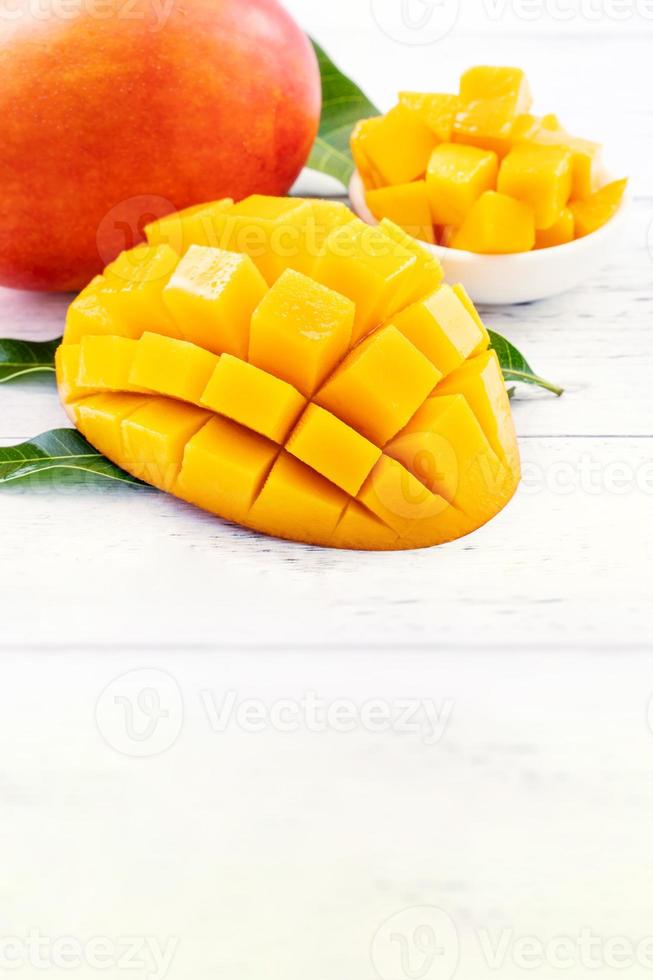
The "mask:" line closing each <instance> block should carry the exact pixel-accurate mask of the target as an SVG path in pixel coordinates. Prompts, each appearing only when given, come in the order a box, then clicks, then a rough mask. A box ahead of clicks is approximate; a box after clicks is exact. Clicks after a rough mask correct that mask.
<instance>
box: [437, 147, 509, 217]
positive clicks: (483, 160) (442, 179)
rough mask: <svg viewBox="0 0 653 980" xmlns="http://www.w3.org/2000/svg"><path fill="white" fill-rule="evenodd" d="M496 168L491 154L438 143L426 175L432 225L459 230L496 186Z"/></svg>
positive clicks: (475, 149)
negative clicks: (478, 203)
mask: <svg viewBox="0 0 653 980" xmlns="http://www.w3.org/2000/svg"><path fill="white" fill-rule="evenodd" d="M498 165H499V164H498V159H497V155H496V153H493V152H492V151H491V150H481V149H479V148H478V147H476V146H460V145H458V144H455V143H441V144H440V146H438V147H437V148H436V149H435V150H434V151H433V153H432V154H431V158H430V160H429V166H428V172H427V175H426V186H427V189H428V194H429V201H430V204H431V215H432V218H433V223H434V224H436V225H453V226H454V227H456V228H458V227H459V226H460V225H461V224H462V223H463V221H464V220H465V218H466V217H467V214H468V213H469V211H470V209H471V207H472V205H473V204H474V202H475V201H476V200H477V199H478V198H479V197H480V196H481V194H483V192H484V191H487V190H491V189H492V188H493V187H494V186H495V184H496V180H497V169H498Z"/></svg>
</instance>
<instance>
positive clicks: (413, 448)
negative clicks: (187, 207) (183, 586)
mask: <svg viewBox="0 0 653 980" xmlns="http://www.w3.org/2000/svg"><path fill="white" fill-rule="evenodd" d="M285 206H286V205H285V204H284V203H283V202H275V201H270V202H269V204H265V206H264V205H263V202H262V201H261V199H256V200H255V201H254V202H253V205H252V207H253V208H254V210H255V211H256V213H257V215H261V214H263V215H265V216H266V220H268V219H269V220H276V219H275V215H278V214H283V213H285V212H284V208H285ZM325 207H327V205H326V203H325V202H321V206H320V209H318V210H322V211H323V213H322V215H321V218H322V219H324V223H325V225H329V224H331V227H332V228H333V229H335V231H334V230H332V231H330V232H328V233H325V235H324V236H323V240H322V246H326V245H327V243H328V241H329V239H331V238H332V236H334V235H335V236H336V244H340V245H342V244H345V245H346V246H347V248H348V249H349V251H347V250H345V252H344V254H343V253H341V254H337V253H334V252H333V251H330V250H329V248H328V247H325V248H324V251H323V254H322V256H321V257H320V260H319V261H318V262H317V263H316V265H317V266H318V267H319V265H320V261H321V262H322V270H321V272H322V278H330V279H331V282H333V283H334V284H336V285H339V286H340V289H341V290H342V291H338V290H337V289H336V288H335V286H331V285H330V284H329V285H324V284H323V282H322V281H321V280H320V281H318V280H317V279H315V278H312V277H308V276H306V275H302V274H301V273H299V272H297V271H296V270H295V269H294V268H292V267H291V266H288V268H287V269H286V270H285V271H284V272H283V273H282V274H281V275H280V276H278V277H277V279H276V280H275V284H274V285H273V286H272V287H270V288H268V287H267V285H266V286H265V287H264V288H263V294H262V296H261V299H260V300H258V301H257V303H256V304H255V305H254V308H252V306H253V304H252V296H251V292H250V290H249V289H248V288H245V286H243V285H242V283H239V282H238V280H237V277H238V274H239V270H241V269H242V268H243V265H244V266H247V267H249V271H250V273H251V264H250V262H249V259H248V260H247V262H244V261H242V259H243V256H242V255H241V254H236V255H234V254H233V253H225V252H224V250H220V249H215V248H213V247H211V246H206V247H203V246H196V247H195V248H190V247H189V248H188V249H187V250H186V252H185V254H184V256H183V258H182V259H181V260H180V259H179V258H177V263H178V265H177V268H175V269H172V270H168V274H167V278H166V280H165V283H164V286H163V287H162V286H161V284H160V283H159V286H160V289H159V292H153V293H152V302H153V309H154V311H155V316H154V324H155V326H154V327H153V328H152V329H148V330H143V328H142V326H141V324H142V313H143V299H142V295H141V294H140V293H139V288H140V285H141V284H142V269H143V266H144V264H145V263H144V262H143V261H142V259H141V257H140V256H139V257H137V261H134V257H133V256H132V255H130V256H128V258H127V259H126V260H125V259H122V260H120V261H119V262H118V265H117V266H116V265H115V264H114V267H113V269H112V270H110V274H109V275H108V276H105V277H103V278H101V279H100V280H98V281H95V282H94V284H91V286H90V287H89V288H88V289H87V291H85V294H84V295H83V296H82V297H80V298H78V300H76V301H75V302H74V304H73V307H74V310H73V311H72V313H71V314H70V321H69V322H70V324H71V326H70V329H69V330H68V331H67V336H66V339H65V341H64V344H63V345H62V347H61V348H60V349H59V351H58V353H57V377H58V383H59V388H60V393H61V397H62V400H63V401H64V403H65V407H66V409H67V411H68V412H69V413H70V414H71V417H72V418H73V419H74V421H75V423H76V425H77V426H78V428H79V429H80V431H81V432H82V433H83V434H84V435H85V436H86V438H87V439H89V441H90V442H91V443H92V444H93V445H94V446H96V447H97V449H98V450H99V451H100V452H103V453H104V454H106V455H107V456H108V457H109V458H110V459H112V460H113V461H114V462H116V463H117V464H118V465H120V466H122V467H123V468H125V469H127V470H128V471H129V472H130V473H132V474H134V475H136V476H138V477H140V478H142V479H144V480H146V481H147V482H149V483H151V484H152V485H154V486H156V487H159V488H160V489H163V490H166V491H168V492H171V493H173V494H175V495H176V496H178V497H180V498H182V499H183V500H185V501H188V502H189V503H192V504H195V505H197V506H199V507H202V508H204V509H206V510H209V511H211V512H213V513H215V514H217V515H219V516H221V517H223V518H225V519H227V520H232V521H236V522H238V523H240V524H243V525H245V526H247V527H250V528H252V529H254V530H258V531H262V532H265V533H268V534H274V535H278V536H281V537H285V538H290V539H292V540H300V541H306V542H310V543H314V544H319V545H324V546H330V547H340V548H363V549H370V550H375V549H379V550H385V549H403V548H413V547H426V546H429V545H432V544H436V543H440V542H442V541H448V540H452V539H453V538H456V537H459V536H460V535H462V534H466V533H468V532H470V531H472V530H474V528H476V527H478V526H480V524H482V523H485V522H486V521H487V520H489V519H490V518H491V517H492V516H493V515H494V514H495V513H496V512H497V511H498V510H500V509H501V508H502V507H503V506H504V504H505V503H506V501H507V500H508V499H509V497H510V496H511V494H512V493H513V492H514V489H515V487H516V485H517V482H518V480H519V457H518V451H517V446H516V441H515V436H514V429H513V427H512V419H511V416H510V408H509V403H508V399H507V395H506V391H505V385H504V384H503V379H502V378H501V374H500V371H499V368H498V363H497V362H496V357H495V355H494V354H493V353H491V352H485V353H480V354H479V352H480V351H483V350H484V348H485V346H486V345H487V334H486V332H485V330H484V328H482V325H481V323H480V319H479V318H478V314H476V311H475V310H474V308H473V305H472V304H471V301H469V298H468V297H467V296H466V294H465V293H464V291H461V289H460V287H456V288H455V289H450V288H449V287H448V286H443V285H442V283H441V280H442V272H441V269H440V267H439V265H438V263H437V262H436V261H435V260H433V259H432V257H431V256H429V255H428V254H427V253H426V252H425V251H423V250H422V249H421V247H420V246H419V245H417V243H416V242H414V240H411V239H409V238H408V236H407V235H406V233H405V232H403V231H402V230H401V229H400V228H398V227H397V226H396V225H394V224H393V223H392V222H389V221H388V222H385V223H384V226H385V229H386V230H387V233H386V231H384V230H383V228H378V229H374V230H373V237H372V239H371V241H372V248H371V250H370V251H367V250H366V249H365V246H364V242H365V239H364V238H363V235H362V230H361V228H360V223H359V222H356V221H355V220H354V219H353V218H352V217H351V216H349V217H350V220H349V221H348V222H345V220H344V219H345V217H346V215H344V214H343V212H342V210H338V212H337V213H336V212H335V211H334V213H333V214H331V215H329V214H328V213H325V211H324V208H325ZM206 208H209V210H210V206H203V210H206ZM246 210H247V208H246V207H241V209H240V211H241V213H242V212H244V211H246ZM305 213H306V214H307V215H308V214H309V213H310V214H315V211H314V210H313V209H312V207H311V205H310V204H309V210H308V211H307V212H305ZM219 214H220V215H226V216H228V215H229V211H228V210H227V211H220V212H219ZM348 215H349V213H348ZM191 217H192V216H191ZM164 220H165V221H168V220H169V219H164ZM184 220H187V219H184ZM307 220H308V219H307ZM291 227H296V226H294V225H292V223H291ZM363 227H364V226H363ZM300 232H301V234H302V235H304V236H306V229H305V228H304V229H302V228H300ZM338 232H340V233H341V235H342V238H338V237H337V235H338ZM303 240H304V241H306V240H307V238H306V237H304V239H303ZM331 244H333V241H332V242H331ZM157 247H158V246H157ZM143 251H144V250H143ZM306 251H307V252H308V247H306ZM305 258H306V260H307V264H306V265H305V266H304V267H305V268H308V267H310V261H309V260H308V255H307V256H305ZM296 259H297V256H296V255H295V256H294V257H290V259H289V262H296ZM238 260H241V261H238ZM325 260H327V261H325ZM180 266H181V273H179V274H178V269H179V267H180ZM116 268H117V269H118V270H119V271H120V276H122V277H123V278H124V277H125V275H126V274H127V272H128V271H129V270H130V269H133V270H134V271H133V275H134V278H135V285H134V286H133V287H132V286H131V285H130V284H127V285H126V286H125V284H124V283H121V282H116V281H113V277H114V275H116ZM207 269H210V270H211V274H207V271H206V270H207ZM234 269H235V270H236V273H235V275H236V284H235V285H234V284H233V279H234ZM327 272H328V275H327ZM257 275H258V274H257ZM318 278H319V277H318ZM168 280H169V282H170V283H171V284H172V285H171V286H170V289H169V293H167V294H166V289H168ZM254 281H256V282H258V283H259V285H260V282H259V281H258V280H257V278H256V276H254ZM216 282H220V283H224V282H227V283H229V284H230V285H231V286H232V295H231V296H230V300H229V303H230V305H229V307H228V309H229V315H227V314H226V313H224V307H223V306H221V304H223V302H224V299H223V294H222V290H221V289H216V287H215V286H214V285H213V284H214V283H216ZM189 284H190V286H189ZM198 284H199V285H198ZM191 287H192V288H191ZM364 287H366V288H367V289H368V290H371V295H370V294H368V293H366V292H365V291H364ZM174 290H178V293H179V296H181V297H182V299H181V301H180V302H177V303H174V302H173V304H172V307H173V308H174V321H173V320H172V317H171V322H174V324H175V325H176V326H177V327H178V329H179V331H180V332H182V333H183V334H184V335H185V337H186V338H190V337H191V336H193V337H194V339H193V340H191V339H179V338H174V337H170V336H169V335H168V334H167V333H166V329H167V324H166V322H164V321H162V318H161V317H160V311H161V309H162V304H165V306H164V308H166V309H168V308H169V307H168V305H167V301H166V296H167V297H168V298H169V295H170V294H171V293H172V292H173V291H174ZM114 291H115V292H123V293H127V294H132V295H134V296H135V308H136V309H137V310H138V317H137V316H136V314H135V313H133V312H132V310H131V309H130V307H129V304H128V303H124V300H121V302H123V303H124V309H123V312H124V314H125V315H124V318H123V319H122V320H121V321H120V322H119V323H118V322H117V321H112V320H111V316H110V315H109V314H108V313H107V310H108V309H110V308H111V301H112V293H113V292H114ZM345 291H348V292H349V293H354V294H355V295H356V296H357V297H359V305H358V308H356V307H355V301H352V298H351V296H345V295H344V292H345ZM162 292H163V293H164V298H163V301H162V300H161V293H162ZM100 294H101V301H100V299H99V298H98V297H99V296H100ZM188 297H190V300H189V299H188ZM85 303H86V304H87V305H86V307H84V304H85ZM361 307H362V310H363V314H362V315H361V314H360V308H361ZM216 308H219V310H220V312H221V313H222V315H216ZM185 311H187V312H185ZM357 314H359V317H360V319H359V322H358V336H356V333H357V329H356V315H357ZM96 321H97V322H96ZM112 323H116V325H115V326H114V327H113V332H112ZM125 323H127V324H128V326H127V327H125V326H124V324H125ZM382 323H385V326H380V324H382ZM136 324H137V326H136ZM130 331H133V333H136V334H137V336H134V335H133V333H130ZM362 331H365V332H369V331H371V332H369V335H368V336H365V335H364V333H363V332H362ZM243 336H245V337H246V338H247V351H246V353H245V355H244V356H240V355H237V354H234V353H231V352H225V348H226V346H227V341H228V342H229V343H233V342H234V338H236V341H237V342H238V343H239V344H240V340H242V337H243ZM225 338H226V340H225ZM239 338H240V340H239ZM359 338H362V339H359ZM443 447H445V448H443Z"/></svg>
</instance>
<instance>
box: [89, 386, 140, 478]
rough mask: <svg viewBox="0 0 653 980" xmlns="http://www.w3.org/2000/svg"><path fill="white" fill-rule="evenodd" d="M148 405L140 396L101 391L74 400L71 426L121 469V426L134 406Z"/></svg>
mask: <svg viewBox="0 0 653 980" xmlns="http://www.w3.org/2000/svg"><path fill="white" fill-rule="evenodd" d="M147 404H148V399H147V397H143V395H130V394H124V393H123V392H120V393H118V392H103V393H101V394H98V395H91V396H90V398H83V399H82V400H81V401H79V402H76V403H75V404H74V405H73V406H72V408H73V413H74V417H75V425H76V426H77V428H78V429H79V431H80V432H81V433H82V435H83V436H85V437H86V438H87V439H88V441H89V442H90V443H92V444H93V445H94V446H95V448H96V449H97V450H98V451H99V452H101V453H103V454H104V455H105V456H108V457H109V459H111V460H113V461H114V462H115V461H117V460H120V462H119V465H120V466H122V467H123V469H124V468H125V459H124V446H123V441H122V430H121V425H122V423H123V421H124V420H125V419H126V418H128V417H129V416H130V415H132V414H133V413H134V412H135V411H136V410H137V409H138V408H141V407H143V406H145V405H147Z"/></svg>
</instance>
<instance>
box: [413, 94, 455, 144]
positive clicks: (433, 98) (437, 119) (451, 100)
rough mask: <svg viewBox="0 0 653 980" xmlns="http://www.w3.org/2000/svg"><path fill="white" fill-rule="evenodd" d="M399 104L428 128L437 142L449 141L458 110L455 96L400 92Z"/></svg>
mask: <svg viewBox="0 0 653 980" xmlns="http://www.w3.org/2000/svg"><path fill="white" fill-rule="evenodd" d="M399 102H400V104H401V105H403V106H405V107H406V108H407V109H410V110H411V112H414V113H415V114H416V115H417V116H418V117H419V118H420V119H421V121H422V122H423V123H424V124H425V125H426V126H428V128H429V129H430V130H431V131H432V132H433V133H434V134H435V136H436V137H437V139H438V142H440V143H449V142H450V141H451V133H452V129H453V121H454V119H455V117H456V113H457V112H458V110H459V108H460V99H459V98H458V96H457V95H448V94H445V93H439V92H434V93H430V92H400V93H399Z"/></svg>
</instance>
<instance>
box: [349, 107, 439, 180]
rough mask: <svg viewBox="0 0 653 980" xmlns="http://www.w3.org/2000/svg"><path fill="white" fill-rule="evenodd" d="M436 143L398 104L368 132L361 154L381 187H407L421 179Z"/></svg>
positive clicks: (409, 112)
mask: <svg viewBox="0 0 653 980" xmlns="http://www.w3.org/2000/svg"><path fill="white" fill-rule="evenodd" d="M437 141H438V140H437V137H436V135H435V133H433V131H432V130H431V129H430V128H429V127H428V126H427V125H426V124H425V123H424V122H422V120H421V119H420V117H419V115H418V114H417V113H415V112H412V111H411V110H410V109H407V108H406V106H405V105H401V104H399V105H397V106H395V107H394V109H391V110H390V112H389V113H388V114H387V115H385V116H383V118H382V120H381V122H380V123H379V124H378V125H376V126H374V127H373V128H372V129H370V131H369V133H368V134H367V138H366V140H365V153H366V155H367V158H368V160H369V161H370V164H371V165H372V167H373V168H374V170H375V171H377V172H378V173H379V174H380V176H381V179H382V180H383V182H384V184H407V183H408V182H409V181H411V180H416V179H417V178H418V177H423V176H424V173H425V172H426V167H427V164H428V162H429V157H430V155H431V152H432V150H433V147H434V146H435V145H436V143H437Z"/></svg>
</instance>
